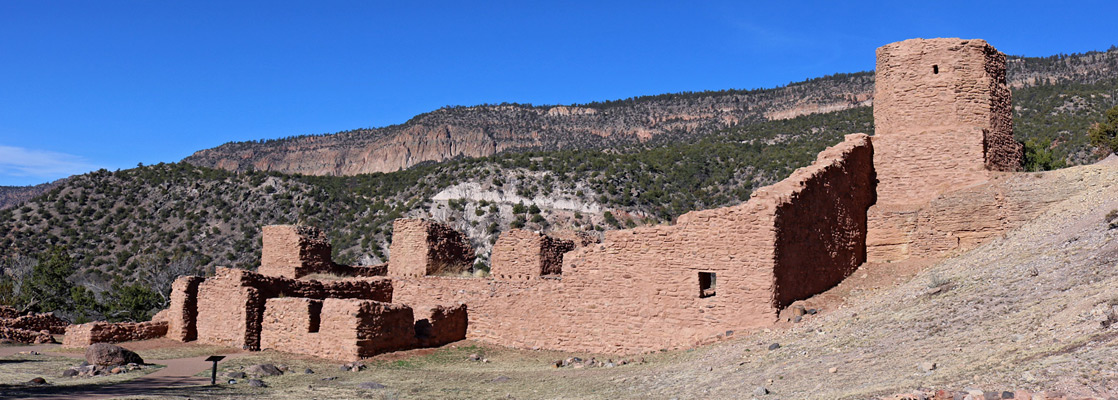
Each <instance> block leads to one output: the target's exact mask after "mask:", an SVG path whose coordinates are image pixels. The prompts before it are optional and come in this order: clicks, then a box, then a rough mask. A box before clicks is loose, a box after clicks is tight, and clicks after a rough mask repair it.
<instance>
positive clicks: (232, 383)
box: [228, 379, 237, 385]
mask: <svg viewBox="0 0 1118 400" xmlns="http://www.w3.org/2000/svg"><path fill="white" fill-rule="evenodd" d="M228 383H229V384H230V385H236V384H237V380H236V379H230V380H229V382H228Z"/></svg>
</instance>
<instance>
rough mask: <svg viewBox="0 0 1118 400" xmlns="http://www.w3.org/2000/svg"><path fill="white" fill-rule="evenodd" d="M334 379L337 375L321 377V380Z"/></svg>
mask: <svg viewBox="0 0 1118 400" xmlns="http://www.w3.org/2000/svg"><path fill="white" fill-rule="evenodd" d="M335 379H338V377H336V376H328V377H325V378H322V379H321V380H324V381H332V380H335Z"/></svg>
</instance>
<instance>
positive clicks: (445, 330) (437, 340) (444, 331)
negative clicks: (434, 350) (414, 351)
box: [412, 304, 469, 347]
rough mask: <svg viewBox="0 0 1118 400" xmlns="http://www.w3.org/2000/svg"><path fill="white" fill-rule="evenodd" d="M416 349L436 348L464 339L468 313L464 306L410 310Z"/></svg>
mask: <svg viewBox="0 0 1118 400" xmlns="http://www.w3.org/2000/svg"><path fill="white" fill-rule="evenodd" d="M412 313H413V316H414V317H415V339H416V346H417V347H436V346H442V345H444V344H447V343H452V342H457V341H459V340H462V339H465V338H466V329H467V326H468V325H469V314H468V313H469V312H468V310H467V309H466V305H465V304H458V305H454V306H445V305H435V306H418V307H413V308H412Z"/></svg>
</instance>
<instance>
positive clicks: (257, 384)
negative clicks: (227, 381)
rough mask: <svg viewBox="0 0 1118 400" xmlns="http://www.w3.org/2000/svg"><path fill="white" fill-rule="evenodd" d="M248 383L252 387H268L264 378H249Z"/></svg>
mask: <svg viewBox="0 0 1118 400" xmlns="http://www.w3.org/2000/svg"><path fill="white" fill-rule="evenodd" d="M248 385H249V386H252V387H258V388H266V387H268V385H265V384H264V381H262V380H259V379H249V380H248Z"/></svg>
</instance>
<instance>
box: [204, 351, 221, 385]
mask: <svg viewBox="0 0 1118 400" xmlns="http://www.w3.org/2000/svg"><path fill="white" fill-rule="evenodd" d="M224 358H225V356H210V358H207V359H206V361H213V363H214V369H213V371H212V372H211V373H210V384H211V385H216V384H217V362H218V361H221V360H222V359H224Z"/></svg>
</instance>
